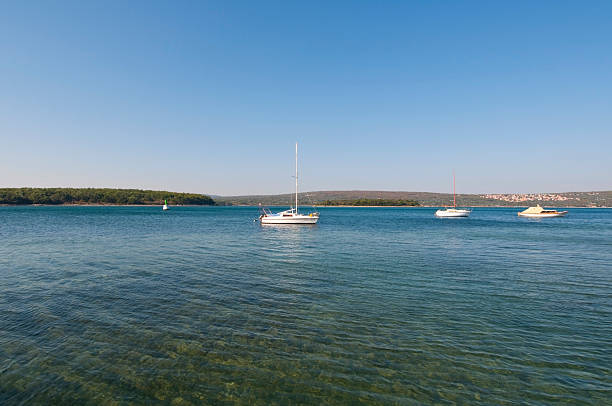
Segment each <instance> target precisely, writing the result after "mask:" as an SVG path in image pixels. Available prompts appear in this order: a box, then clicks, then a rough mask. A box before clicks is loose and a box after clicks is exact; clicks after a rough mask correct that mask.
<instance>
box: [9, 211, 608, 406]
mask: <svg viewBox="0 0 612 406" xmlns="http://www.w3.org/2000/svg"><path fill="white" fill-rule="evenodd" d="M569 210H570V213H569V215H568V217H566V218H555V219H544V220H541V221H534V220H529V219H523V218H518V217H517V216H516V211H517V210H516V209H476V210H475V211H474V212H473V213H472V215H471V217H470V218H467V219H436V218H434V217H433V212H434V211H435V209H422V208H323V209H321V210H320V211H321V221H320V224H318V225H316V226H260V225H259V224H258V223H255V222H253V219H254V218H256V217H257V209H255V208H238V207H202V208H192V207H175V208H173V210H171V211H170V212H167V213H164V212H162V211H161V209H160V208H158V207H17V208H16V207H0V238H1V241H2V244H1V245H0V404H18V403H25V404H32V403H39V404H54V403H55V404H67V403H78V404H114V403H119V404H121V403H130V402H133V403H136V404H141V403H152V402H158V401H165V402H168V403H174V404H201V403H241V404H262V405H267V404H275V403H276V404H286V403H298V404H320V403H322V402H325V403H328V404H345V403H350V404H355V403H368V404H394V403H395V404H423V403H435V404H457V403H459V404H499V405H505V404H559V403H568V404H570V403H571V404H603V403H605V402H609V401H610V399H611V398H612V378H611V377H612V370H611V367H612V351H611V350H610V349H611V348H612V209H569Z"/></svg>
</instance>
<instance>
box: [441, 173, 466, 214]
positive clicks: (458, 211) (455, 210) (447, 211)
mask: <svg viewBox="0 0 612 406" xmlns="http://www.w3.org/2000/svg"><path fill="white" fill-rule="evenodd" d="M471 212H472V211H471V210H468V209H458V208H457V198H456V194H455V173H454V172H453V207H452V208H446V209H439V210H437V211H436V217H468V216H469V215H470V213H471Z"/></svg>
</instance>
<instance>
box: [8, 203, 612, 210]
mask: <svg viewBox="0 0 612 406" xmlns="http://www.w3.org/2000/svg"><path fill="white" fill-rule="evenodd" d="M161 206H162V205H161V204H98V203H95V204H69V203H66V204H0V207H161ZM169 206H170V207H254V208H258V207H262V206H259V205H254V204H232V205H210V204H181V205H169ZM265 207H289V206H288V205H282V204H281V205H275V204H270V205H265ZM302 207H313V206H312V205H304V206H302ZM314 207H324V208H334V207H338V208H351V207H353V208H356V209H358V208H362V209H363V208H371V209H374V208H404V209H436V208H446V207H452V206H444V205H437V206H353V205H332V206H324V205H315V206H314ZM457 207H462V208H468V209H469V208H478V209H485V208H492V209H504V208H506V209H520V208H525V207H530V206H528V205H524V206H457ZM546 207H553V208H561V209H611V208H612V207H610V206H596V207H593V206H562V205H561V206H556V205H546Z"/></svg>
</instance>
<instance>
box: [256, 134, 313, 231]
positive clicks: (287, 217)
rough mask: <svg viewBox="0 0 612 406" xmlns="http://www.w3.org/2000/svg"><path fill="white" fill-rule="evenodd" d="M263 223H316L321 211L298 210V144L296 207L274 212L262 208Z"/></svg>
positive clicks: (296, 154) (296, 158)
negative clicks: (301, 211)
mask: <svg viewBox="0 0 612 406" xmlns="http://www.w3.org/2000/svg"><path fill="white" fill-rule="evenodd" d="M261 211H262V213H261V215H260V216H259V221H260V222H261V224H316V223H317V221H319V213H317V212H312V213H308V214H300V213H299V212H298V144H297V143H296V144H295V207H292V208H290V209H289V210H285V211H281V212H279V213H272V212H271V211H270V210H269V209H267V208H262V209H261Z"/></svg>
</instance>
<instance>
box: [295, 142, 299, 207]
mask: <svg viewBox="0 0 612 406" xmlns="http://www.w3.org/2000/svg"><path fill="white" fill-rule="evenodd" d="M297 212H298V144H297V142H296V143H295V214H297Z"/></svg>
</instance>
